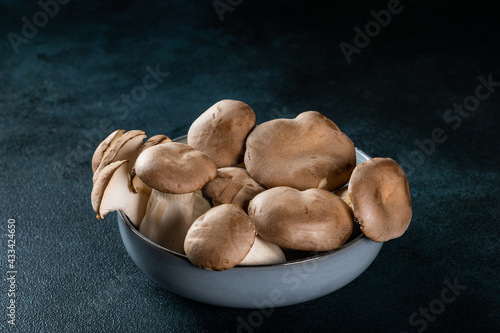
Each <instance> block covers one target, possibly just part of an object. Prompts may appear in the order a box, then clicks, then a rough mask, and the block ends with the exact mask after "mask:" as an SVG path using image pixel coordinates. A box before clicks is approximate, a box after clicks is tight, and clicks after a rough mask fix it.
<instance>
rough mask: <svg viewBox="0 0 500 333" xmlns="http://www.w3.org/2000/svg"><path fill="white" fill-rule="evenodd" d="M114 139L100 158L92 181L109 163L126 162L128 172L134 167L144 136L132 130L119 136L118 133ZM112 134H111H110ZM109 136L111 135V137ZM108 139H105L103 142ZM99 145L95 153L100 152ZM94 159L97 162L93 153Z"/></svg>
mask: <svg viewBox="0 0 500 333" xmlns="http://www.w3.org/2000/svg"><path fill="white" fill-rule="evenodd" d="M117 132H118V133H117V134H116V135H115V137H114V138H113V139H112V140H111V142H110V144H109V145H108V147H107V148H106V150H105V151H104V153H103V154H102V158H101V160H100V162H99V166H98V167H97V169H96V170H95V172H94V177H93V179H92V181H95V180H96V179H97V177H98V175H99V172H100V171H101V170H102V169H103V168H104V167H105V166H107V165H108V164H110V163H111V162H116V161H122V160H127V161H129V172H130V170H131V169H132V167H133V166H134V163H135V159H136V158H137V155H138V154H139V149H140V148H141V146H142V141H143V140H144V138H145V137H146V134H145V133H144V132H143V131H140V130H132V131H128V132H126V133H124V134H123V135H121V132H120V131H117ZM112 134H113V133H112ZM112 134H111V135H112ZM108 139H109V137H108V138H106V139H105V140H104V141H107V140H108ZM100 146H101V145H99V147H97V150H96V152H98V151H100V150H101V148H100ZM94 157H95V159H96V160H97V156H96V153H94ZM94 163H95V161H94V158H93V159H92V165H94Z"/></svg>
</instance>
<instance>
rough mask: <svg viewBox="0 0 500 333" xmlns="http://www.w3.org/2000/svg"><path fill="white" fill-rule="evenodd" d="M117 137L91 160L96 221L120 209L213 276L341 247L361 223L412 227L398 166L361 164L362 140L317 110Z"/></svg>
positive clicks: (378, 229) (377, 231) (379, 234)
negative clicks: (173, 133) (358, 147)
mask: <svg viewBox="0 0 500 333" xmlns="http://www.w3.org/2000/svg"><path fill="white" fill-rule="evenodd" d="M145 138H146V135H145V133H144V132H142V131H137V130H135V131H129V132H125V131H124V130H117V131H115V132H113V133H111V134H110V135H109V136H108V137H107V138H106V139H105V140H104V141H103V142H102V143H101V144H100V145H99V146H98V147H97V149H96V151H95V153H94V156H93V158H92V170H93V172H94V176H93V183H94V186H93V189H92V194H91V200H92V207H93V209H94V211H95V213H96V216H97V218H98V219H100V218H103V217H104V216H105V215H106V214H107V213H109V212H111V211H115V210H122V211H123V212H124V213H125V214H126V215H127V217H128V219H129V220H130V222H131V223H132V224H133V225H134V226H135V227H136V228H137V229H138V230H139V232H140V233H141V234H143V235H144V236H145V237H147V238H148V239H150V240H151V241H153V242H154V243H156V244H158V245H160V246H162V247H165V248H167V249H170V250H172V251H175V252H177V253H180V254H185V255H186V256H187V257H188V259H189V260H190V261H191V263H193V264H194V265H196V266H198V267H201V268H205V269H211V270H216V271H220V270H225V269H230V268H232V267H234V266H236V265H265V264H277V263H284V262H286V260H287V258H286V256H285V253H291V252H293V251H295V252H297V251H304V253H310V252H311V251H315V252H317V251H331V250H335V249H337V248H339V247H341V246H342V245H343V244H345V243H346V241H347V240H348V239H349V238H350V236H351V234H352V233H353V230H354V229H355V227H356V224H357V223H359V229H360V230H361V232H362V233H363V234H364V235H365V236H366V237H368V238H369V239H371V240H373V241H375V242H385V241H388V240H391V239H394V238H397V237H400V236H401V235H402V234H403V233H404V232H405V231H406V229H407V228H408V226H409V224H410V221H411V216H412V208H411V199H410V191H409V187H408V180H407V178H406V175H405V173H404V172H403V170H402V168H401V167H400V166H399V165H398V164H397V163H396V162H395V161H394V160H392V159H390V158H373V159H371V160H369V161H366V162H364V163H362V164H360V165H358V166H356V151H355V148H354V144H353V142H352V141H351V140H350V139H349V138H348V137H347V135H345V134H344V133H343V132H342V131H340V129H339V128H338V127H337V125H335V123H334V122H333V121H331V120H330V119H328V118H327V117H325V116H324V115H322V114H321V113H319V112H315V111H307V112H303V113H301V114H299V115H298V116H297V117H296V118H294V119H275V120H271V121H267V122H264V123H262V124H260V125H258V126H256V117H255V113H254V111H253V110H252V108H250V106H248V105H247V104H245V103H243V102H240V101H235V100H222V101H219V102H217V103H215V104H214V105H213V106H212V107H210V108H209V109H208V110H207V111H205V112H204V113H203V114H202V115H201V116H200V117H198V119H196V120H195V121H194V122H193V124H192V125H191V127H190V128H189V131H188V134H187V144H182V143H178V142H172V140H171V139H170V138H168V137H167V136H165V135H155V136H153V137H151V138H150V139H148V140H147V141H146V142H145V143H144V144H143V141H144V139H145Z"/></svg>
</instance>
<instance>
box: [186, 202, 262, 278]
mask: <svg viewBox="0 0 500 333" xmlns="http://www.w3.org/2000/svg"><path fill="white" fill-rule="evenodd" d="M254 241H255V226H254V224H253V223H252V221H251V220H250V218H249V217H248V215H247V214H246V213H245V211H243V209H242V208H241V207H238V206H236V205H231V204H223V205H220V206H217V207H214V208H212V209H210V210H209V211H208V212H206V213H205V214H203V215H202V216H200V217H199V218H198V219H197V220H196V221H194V223H193V225H192V226H191V228H190V229H189V231H188V233H187V235H186V239H185V241H184V250H185V252H186V255H187V257H188V259H189V261H191V263H193V264H194V265H196V266H198V267H201V268H206V269H211V270H214V271H222V270H224V269H229V268H232V267H234V266H236V265H237V264H239V263H240V262H241V261H242V260H243V259H244V258H245V257H246V256H247V254H248V253H249V252H250V249H251V248H252V245H253V244H254Z"/></svg>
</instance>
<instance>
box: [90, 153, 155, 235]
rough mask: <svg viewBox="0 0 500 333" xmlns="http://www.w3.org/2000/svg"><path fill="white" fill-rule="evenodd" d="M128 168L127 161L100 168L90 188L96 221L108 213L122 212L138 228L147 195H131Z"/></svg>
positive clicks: (143, 212)
mask: <svg viewBox="0 0 500 333" xmlns="http://www.w3.org/2000/svg"><path fill="white" fill-rule="evenodd" d="M128 167H129V162H128V161H116V162H112V163H110V164H108V165H107V166H105V167H104V168H102V170H101V171H100V172H99V174H98V176H97V179H96V181H95V182H94V187H93V188H92V194H91V201H92V208H93V209H94V211H95V213H96V214H97V215H96V217H97V219H101V218H104V216H105V215H106V214H107V213H109V212H112V211H115V210H123V212H124V213H125V214H126V215H127V216H128V218H129V219H130V221H131V222H132V223H133V224H134V225H135V226H136V227H139V225H140V223H141V220H142V218H143V217H144V214H145V212H146V206H147V203H148V198H149V195H147V194H145V193H142V192H138V193H137V194H135V193H132V191H131V190H130V188H131V184H130V175H129V173H128Z"/></svg>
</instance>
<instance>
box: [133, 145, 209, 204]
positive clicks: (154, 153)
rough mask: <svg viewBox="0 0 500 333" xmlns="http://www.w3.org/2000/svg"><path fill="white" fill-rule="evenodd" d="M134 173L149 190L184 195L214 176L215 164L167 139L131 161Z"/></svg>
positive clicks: (188, 148)
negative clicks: (133, 163) (134, 160)
mask: <svg viewBox="0 0 500 333" xmlns="http://www.w3.org/2000/svg"><path fill="white" fill-rule="evenodd" d="M135 172H136V174H137V176H139V178H140V179H141V180H142V181H143V182H144V183H146V185H148V186H150V187H151V188H153V189H156V190H158V191H160V192H163V193H170V194H184V193H191V192H194V191H196V190H200V189H201V188H203V186H205V184H206V183H207V182H208V181H210V180H212V179H213V178H214V177H215V176H216V175H217V166H216V165H215V163H214V162H213V161H212V159H210V157H209V156H208V155H207V154H204V153H202V152H200V151H198V150H196V149H194V148H193V147H190V146H188V145H185V144H182V143H177V142H169V143H164V144H160V145H156V146H154V147H151V148H148V149H147V150H145V151H143V152H142V153H141V154H140V155H139V157H138V158H137V161H136V162H135Z"/></svg>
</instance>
